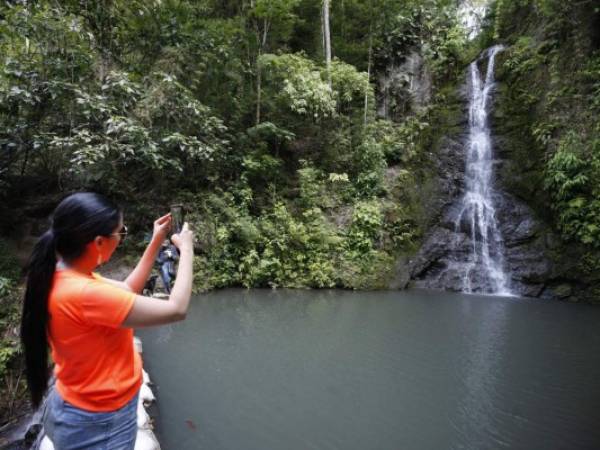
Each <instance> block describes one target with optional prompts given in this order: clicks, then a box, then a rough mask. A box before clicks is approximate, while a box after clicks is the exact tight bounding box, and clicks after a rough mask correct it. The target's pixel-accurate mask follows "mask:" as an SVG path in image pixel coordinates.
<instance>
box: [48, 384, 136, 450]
mask: <svg viewBox="0 0 600 450" xmlns="http://www.w3.org/2000/svg"><path fill="white" fill-rule="evenodd" d="M138 396H139V391H138V393H137V394H136V395H135V396H134V397H133V398H132V399H131V400H130V401H129V403H127V404H126V405H125V406H123V407H122V408H120V409H118V410H116V411H110V412H92V411H86V410H83V409H80V408H77V407H76V406H73V405H72V404H70V403H68V402H66V401H64V400H63V399H62V397H61V396H60V394H59V393H58V392H57V391H56V389H55V388H52V390H51V391H50V394H49V395H48V398H47V400H46V408H45V410H44V419H43V420H44V431H45V433H46V434H47V435H48V437H49V438H50V440H51V441H52V443H53V444H54V448H55V449H56V450H76V449H77V450H83V449H86V450H133V448H134V447H135V438H136V436H137V406H138Z"/></svg>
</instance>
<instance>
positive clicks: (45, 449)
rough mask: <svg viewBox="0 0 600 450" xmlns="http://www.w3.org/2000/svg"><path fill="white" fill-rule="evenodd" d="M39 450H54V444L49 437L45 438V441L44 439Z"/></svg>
mask: <svg viewBox="0 0 600 450" xmlns="http://www.w3.org/2000/svg"><path fill="white" fill-rule="evenodd" d="M39 450H54V444H53V443H52V441H51V440H50V438H49V437H48V436H44V439H42V442H41V443H40V449H39Z"/></svg>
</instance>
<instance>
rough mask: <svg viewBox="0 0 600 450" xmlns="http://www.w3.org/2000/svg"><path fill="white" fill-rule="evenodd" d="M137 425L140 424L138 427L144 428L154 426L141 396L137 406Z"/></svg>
mask: <svg viewBox="0 0 600 450" xmlns="http://www.w3.org/2000/svg"><path fill="white" fill-rule="evenodd" d="M137 426H138V428H144V429H151V428H152V423H151V422H150V416H149V415H148V413H147V412H146V409H145V408H144V403H143V402H142V399H141V398H140V400H139V401H138V407H137Z"/></svg>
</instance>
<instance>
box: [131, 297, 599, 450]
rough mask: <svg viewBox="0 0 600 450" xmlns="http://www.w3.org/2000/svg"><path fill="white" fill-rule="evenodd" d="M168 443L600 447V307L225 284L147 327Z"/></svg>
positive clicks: (286, 448)
mask: <svg viewBox="0 0 600 450" xmlns="http://www.w3.org/2000/svg"><path fill="white" fill-rule="evenodd" d="M139 335H140V336H141V337H142V339H143V342H144V360H145V366H146V369H147V370H148V372H149V373H150V376H151V378H152V379H153V381H154V382H155V383H156V386H155V393H156V395H157V398H158V405H157V407H156V409H157V411H156V425H157V431H158V436H159V439H160V441H161V445H162V448H163V449H164V450H187V449H211V450H216V449H223V450H225V449H227V450H254V449H256V450H259V449H260V450H296V449H298V450H307V449H332V450H333V449H340V450H352V449H357V450H358V449H360V450H374V449H389V450H399V449H407V450H421V449H423V450H425V449H432V450H445V449H473V450H482V449H494V450H495V449H503V448H506V449H524V450H532V449H535V450H544V449H551V450H557V449H569V450H571V449H590V450H591V449H598V448H600V308H597V307H593V306H589V305H575V304H568V303H560V302H544V301H539V300H536V301H534V300H524V299H515V298H498V297H482V296H473V295H469V296H467V295H461V294H449V293H440V292H431V291H416V290H415V291H404V292H401V291H386V292H348V291H337V290H331V291H296V290H278V291H270V290H235V289H231V290H224V291H217V292H212V293H209V294H207V295H202V296H197V297H195V298H193V299H192V303H191V305H190V310H189V312H188V316H187V319H186V320H185V321H184V322H181V323H179V324H176V325H170V326H166V327H160V328H154V329H146V330H142V331H140V332H139Z"/></svg>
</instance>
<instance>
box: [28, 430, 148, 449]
mask: <svg viewBox="0 0 600 450" xmlns="http://www.w3.org/2000/svg"><path fill="white" fill-rule="evenodd" d="M138 436H139V433H138ZM39 450H54V444H53V443H52V441H51V440H50V438H49V437H48V436H44V439H42V442H41V443H40V449H39Z"/></svg>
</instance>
